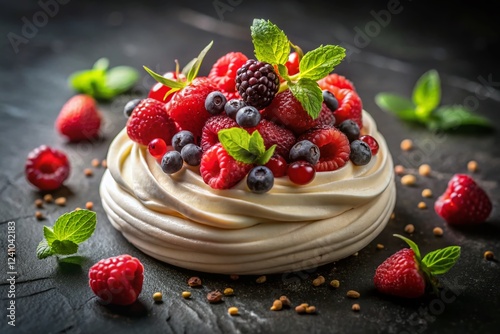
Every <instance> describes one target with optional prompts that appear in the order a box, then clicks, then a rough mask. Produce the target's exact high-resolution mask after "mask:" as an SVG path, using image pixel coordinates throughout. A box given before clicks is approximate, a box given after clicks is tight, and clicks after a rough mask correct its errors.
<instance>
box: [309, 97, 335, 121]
mask: <svg viewBox="0 0 500 334" xmlns="http://www.w3.org/2000/svg"><path fill="white" fill-rule="evenodd" d="M334 124H335V116H333V112H332V111H331V110H330V108H328V106H327V105H326V103H323V105H322V106H321V111H320V113H319V116H318V118H316V120H315V121H314V125H328V126H333V125H334Z"/></svg>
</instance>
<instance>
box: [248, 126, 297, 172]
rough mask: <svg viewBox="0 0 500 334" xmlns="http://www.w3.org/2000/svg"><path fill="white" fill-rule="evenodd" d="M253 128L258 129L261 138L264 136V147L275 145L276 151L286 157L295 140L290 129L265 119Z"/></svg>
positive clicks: (251, 130)
mask: <svg viewBox="0 0 500 334" xmlns="http://www.w3.org/2000/svg"><path fill="white" fill-rule="evenodd" d="M255 129H256V130H257V131H259V133H260V135H261V136H262V138H264V145H265V146H266V149H268V148H270V147H271V146H273V145H276V153H278V154H280V155H282V156H283V157H288V155H289V153H290V149H291V148H292V146H293V145H294V144H295V142H296V139H295V136H294V134H293V132H292V131H290V130H288V129H286V128H283V127H281V126H279V125H277V124H276V123H273V122H271V121H268V120H267V119H263V120H261V121H260V123H259V125H257V127H256V128H255ZM253 131H254V129H248V132H250V133H253ZM275 175H276V174H275Z"/></svg>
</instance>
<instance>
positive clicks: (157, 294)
mask: <svg viewBox="0 0 500 334" xmlns="http://www.w3.org/2000/svg"><path fill="white" fill-rule="evenodd" d="M153 300H154V301H155V303H159V302H161V301H162V300H163V294H162V293H161V292H155V293H153Z"/></svg>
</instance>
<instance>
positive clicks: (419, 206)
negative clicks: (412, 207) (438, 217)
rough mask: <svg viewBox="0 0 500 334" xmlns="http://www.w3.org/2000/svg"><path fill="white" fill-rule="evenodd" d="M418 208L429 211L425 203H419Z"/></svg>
mask: <svg viewBox="0 0 500 334" xmlns="http://www.w3.org/2000/svg"><path fill="white" fill-rule="evenodd" d="M418 208H419V209H422V210H423V209H427V204H425V202H419V203H418Z"/></svg>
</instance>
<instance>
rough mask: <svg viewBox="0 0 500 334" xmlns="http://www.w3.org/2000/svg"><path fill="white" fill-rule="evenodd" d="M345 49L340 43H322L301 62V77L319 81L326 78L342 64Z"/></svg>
mask: <svg viewBox="0 0 500 334" xmlns="http://www.w3.org/2000/svg"><path fill="white" fill-rule="evenodd" d="M344 57H345V49H344V48H343V47H341V46H338V45H325V46H323V45H321V46H320V47H318V48H316V49H314V50H312V51H309V52H307V53H306V54H305V55H304V57H303V58H302V60H301V61H300V63H299V72H300V76H299V78H306V79H311V80H314V81H317V80H319V79H322V78H324V77H325V76H327V75H328V74H329V73H330V72H332V71H333V69H334V68H335V66H337V65H338V64H340V62H341V61H342V59H344Z"/></svg>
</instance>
